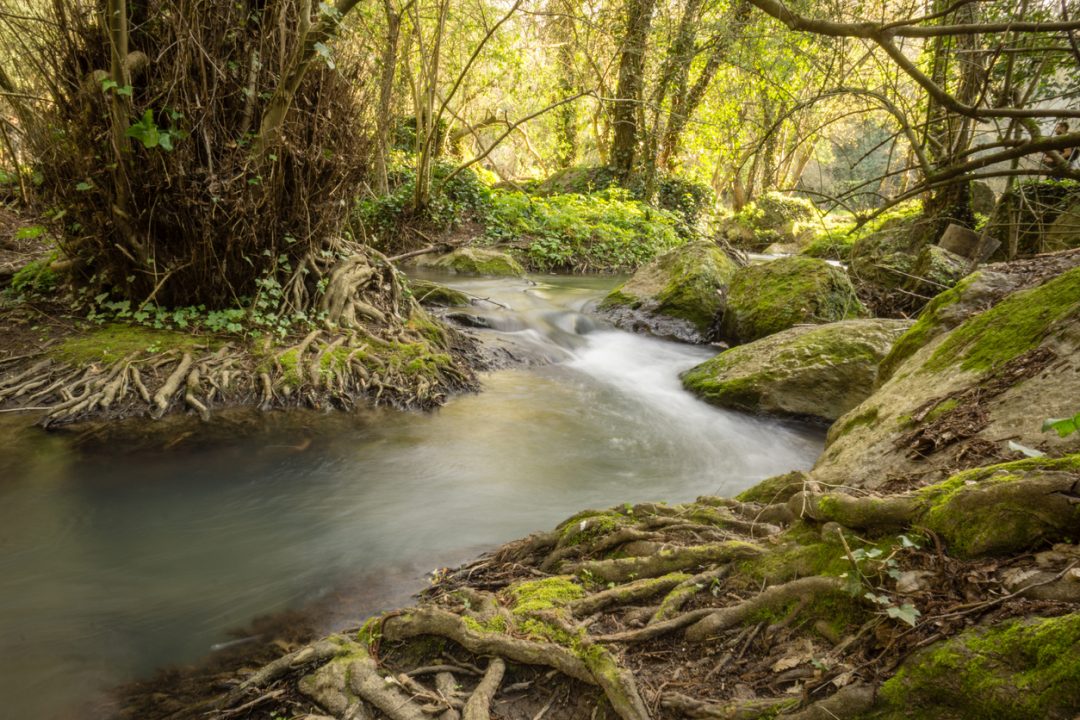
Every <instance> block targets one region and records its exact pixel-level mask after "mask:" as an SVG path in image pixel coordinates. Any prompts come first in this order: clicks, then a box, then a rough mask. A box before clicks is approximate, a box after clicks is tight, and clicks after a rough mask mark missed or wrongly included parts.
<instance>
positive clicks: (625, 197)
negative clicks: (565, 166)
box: [487, 188, 685, 271]
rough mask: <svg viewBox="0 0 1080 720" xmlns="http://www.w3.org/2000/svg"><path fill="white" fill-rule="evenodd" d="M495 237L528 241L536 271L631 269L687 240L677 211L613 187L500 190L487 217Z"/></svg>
mask: <svg viewBox="0 0 1080 720" xmlns="http://www.w3.org/2000/svg"><path fill="white" fill-rule="evenodd" d="M487 221H488V236H489V237H490V238H491V239H492V240H496V241H519V240H525V241H527V242H528V245H527V246H526V248H525V255H526V259H527V261H528V263H529V264H530V265H531V266H532V267H533V268H535V269H537V270H542V271H552V270H594V271H615V270H631V269H634V268H636V267H638V266H639V265H641V264H643V263H645V262H648V261H649V260H651V259H652V258H653V257H655V256H656V255H659V254H661V253H662V252H664V251H666V250H669V249H671V248H673V247H675V246H676V245H679V244H681V243H682V242H684V241H685V238H684V237H682V236H681V235H680V233H679V229H678V228H679V225H680V220H679V218H678V217H676V215H675V214H674V213H671V212H669V211H666V210H657V209H655V208H652V207H649V206H648V205H646V204H645V203H642V202H640V201H638V200H634V199H633V198H632V197H631V196H630V194H629V192H628V191H626V190H621V189H617V188H611V189H608V190H604V191H601V192H595V193H591V194H588V195H583V194H577V193H570V194H564V195H551V196H548V197H538V196H534V195H527V194H525V193H522V192H498V191H497V192H495V193H493V194H492V195H491V206H490V211H489V214H488V217H487Z"/></svg>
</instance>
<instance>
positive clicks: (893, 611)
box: [885, 603, 922, 627]
mask: <svg viewBox="0 0 1080 720" xmlns="http://www.w3.org/2000/svg"><path fill="white" fill-rule="evenodd" d="M885 614H887V615H888V616H889V617H891V618H893V619H895V620H900V621H901V622H905V623H907V624H908V625H910V626H911V627H915V622H916V621H917V620H918V619H919V616H920V615H922V613H921V612H919V610H918V609H917V608H916V607H915V606H914V605H911V604H910V603H904V604H903V605H901V606H900V607H897V606H895V605H893V606H892V607H887V608H885Z"/></svg>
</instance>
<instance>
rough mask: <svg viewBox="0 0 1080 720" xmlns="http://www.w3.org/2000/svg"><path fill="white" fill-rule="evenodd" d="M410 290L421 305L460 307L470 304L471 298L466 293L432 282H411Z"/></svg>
mask: <svg viewBox="0 0 1080 720" xmlns="http://www.w3.org/2000/svg"><path fill="white" fill-rule="evenodd" d="M409 289H411V290H412V294H413V297H415V298H416V299H417V300H418V301H419V302H420V304H421V305H431V306H435V307H460V306H462V305H468V304H469V296H468V295H466V294H465V293H463V292H461V291H459V290H455V289H453V288H451V287H447V286H446V285H440V284H439V283H436V282H431V281H430V280H410V281H409Z"/></svg>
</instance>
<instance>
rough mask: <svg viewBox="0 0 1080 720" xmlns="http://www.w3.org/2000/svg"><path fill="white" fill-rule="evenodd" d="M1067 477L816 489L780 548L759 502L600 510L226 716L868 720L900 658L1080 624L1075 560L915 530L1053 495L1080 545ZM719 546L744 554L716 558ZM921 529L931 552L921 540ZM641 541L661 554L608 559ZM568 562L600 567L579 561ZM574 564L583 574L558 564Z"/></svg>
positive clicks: (1022, 475) (292, 672) (456, 576)
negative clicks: (1042, 618)
mask: <svg viewBox="0 0 1080 720" xmlns="http://www.w3.org/2000/svg"><path fill="white" fill-rule="evenodd" d="M314 342H315V341H313V344H314ZM1063 463H1065V461H1062V462H1059V463H1058V464H1057V465H1054V464H1053V461H1047V463H1044V464H1043V465H1042V466H1038V465H1032V464H1030V463H1029V464H1027V465H1021V466H1018V467H1019V469H1014V470H1012V471H1011V472H1012V474H1007V473H1006V472H1005V471H1002V470H998V469H994V470H992V471H990V472H988V473H987V474H986V476H985V477H982V476H962V477H960V479H959V480H958V481H951V482H950V483H947V484H942V485H940V486H931V487H929V488H925V489H923V490H922V491H920V492H919V493H913V494H909V495H898V496H888V497H883V498H869V497H865V498H860V497H854V496H851V495H847V494H843V493H819V492H816V491H813V489H812V488H807V490H808V491H809V492H806V493H805V494H798V495H794V496H792V497H791V499H790V501H789V502H787V503H785V504H783V505H782V507H784V508H787V509H788V510H789V511H791V514H792V515H793V516H794V515H795V512H796V509H797V512H798V514H799V515H800V516H801V517H802V519H800V520H796V521H794V522H793V523H792V524H791V526H790V527H789V528H788V529H786V530H783V531H779V532H772V531H769V530H767V529H766V530H767V531H766V533H765V534H764V535H762V534H760V533H761V532H762V529H763V524H762V523H758V522H753V521H747V522H746V524H741V523H731V521H730V519H731V517H734V518H735V519H736V520H743V519H745V518H746V516H747V515H751V516H757V515H758V514H759V513H760V512H761V510H762V506H761V505H757V504H756V503H736V502H734V501H731V502H728V501H723V500H720V499H715V498H706V499H703V500H702V501H700V502H698V503H692V504H688V505H676V506H667V505H658V504H643V505H638V506H634V507H632V508H626V507H624V508H621V509H613V510H608V511H588V512H586V513H582V514H580V515H578V516H575V517H574V518H571V519H570V520H568V521H567V522H565V523H563V524H562V525H560V526H559V527H558V528H556V530H555V531H553V532H550V533H541V534H537V535H534V536H531V537H530V538H526V539H524V540H522V541H519V542H516V543H512V544H510V545H508V546H506V547H504V548H503V549H502V550H500V551H499V552H498V553H496V554H495V555H494V556H491V557H485V558H482V559H481V560H479V561H477V562H476V563H473V564H471V565H468V566H465V567H463V568H460V569H458V570H455V571H451V572H448V573H445V574H441V575H440V576H439V579H438V581H437V582H436V583H435V584H434V585H433V587H432V588H430V589H429V590H428V591H426V592H425V593H424V594H423V596H422V598H421V604H420V605H419V606H418V607H416V608H412V609H407V610H403V611H398V612H395V613H389V614H387V615H385V616H384V617H382V618H381V619H375V620H372V621H370V622H369V623H368V625H366V626H365V629H364V630H362V631H361V633H360V636H361V637H362V638H368V640H366V641H363V642H360V643H357V642H355V641H352V640H348V641H343V642H341V643H340V644H335V643H333V642H332V643H330V644H328V645H325V646H313V647H316V650H315V652H318V653H319V654H318V655H317V656H312V655H311V654H310V653H312V652H313V651H312V650H306V651H303V650H302V651H300V653H294V654H291V655H288V656H286V657H284V658H282V659H281V660H280V661H278V662H277V663H275V664H272V665H271V666H267V668H265V669H264V670H262V671H260V673H259V674H258V675H257V676H252V677H250V678H248V679H247V680H246V681H245V683H244V684H242V685H240V686H238V688H237V689H236V690H234V691H233V692H231V693H229V695H228V696H227V698H226V699H227V702H224V703H222V702H218V703H216V704H214V706H213V707H216V708H220V709H228V708H232V711H235V710H237V709H238V708H242V707H246V706H245V703H250V702H252V701H253V700H255V699H257V697H262V696H263V695H266V694H267V693H269V692H279V691H281V690H282V689H283V688H286V687H288V686H289V683H292V684H293V686H295V687H297V688H298V689H299V691H300V693H301V694H300V695H299V696H297V697H298V698H300V699H294V700H293V701H292V705H291V710H290V712H292V714H294V715H302V714H303V713H305V712H308V713H312V714H315V715H318V714H321V713H324V712H328V713H330V714H332V715H333V716H334V717H335V718H366V717H372V718H374V719H378V718H392V719H396V718H408V719H409V720H417V719H418V718H421V717H427V718H433V717H438V718H441V720H476V719H478V718H485V717H500V718H503V717H506V718H511V717H512V718H532V717H540V718H543V717H544V716H545V715H546V714H547V713H549V712H552V709H553V708H554V712H552V715H553V716H554V717H559V718H568V719H569V718H574V719H576V718H581V720H585V719H586V718H590V717H591V715H590V713H592V715H597V716H598V715H599V712H600V711H603V712H606V713H608V715H607V716H608V717H610V716H611V714H612V713H613V714H614V715H615V716H617V717H619V718H622V719H623V720H648V719H650V718H654V719H656V720H676V718H709V719H712V718H717V719H736V720H738V719H751V718H773V717H776V718H790V719H793V720H825V719H828V720H832V719H833V718H836V717H861V716H864V715H866V716H872V713H874V712H876V710H877V708H878V703H880V702H881V700H880V697H879V696H881V695H883V694H881V693H878V692H877V690H878V688H879V687H881V684H882V683H883V682H885V681H887V680H889V678H890V677H892V676H893V674H895V672H896V668H897V667H898V666H900V664H901V663H902V662H903V661H904V658H905V657H907V656H909V655H910V654H911V653H912V652H916V651H919V649H920V648H927V647H932V646H933V645H934V644H935V643H937V642H940V641H942V640H943V639H946V638H949V637H952V636H955V635H956V634H957V633H959V632H961V631H963V630H964V629H965V628H967V627H969V626H970V624H971V622H972V621H973V620H975V619H982V620H983V621H984V622H986V623H993V622H1001V621H1003V620H1008V619H1009V618H1012V617H1015V616H1017V615H1024V614H1027V613H1031V612H1033V610H1032V608H1035V609H1036V610H1037V612H1040V613H1043V614H1046V615H1049V616H1051V617H1053V616H1062V615H1063V614H1065V615H1064V617H1073V615H1068V613H1073V614H1074V615H1076V614H1080V593H1076V592H1075V588H1076V587H1080V574H1078V571H1080V550H1078V549H1077V548H1076V546H1075V545H1071V544H1059V545H1056V546H1054V547H1053V549H1052V550H1046V551H1043V552H1041V553H1039V554H1038V555H1037V556H1036V557H1035V559H1034V560H1033V559H1032V556H1031V555H1019V556H1017V557H1016V558H1015V559H1014V560H1009V561H1007V562H1004V564H1002V563H1003V561H1001V560H993V561H978V560H971V559H962V558H957V557H954V556H952V555H950V554H948V552H947V550H948V548H949V547H950V545H951V544H953V541H952V540H950V538H952V537H953V536H952V535H950V534H949V532H948V531H946V530H943V532H944V533H945V534H944V535H941V536H939V535H938V534H937V533H936V532H933V533H931V532H930V531H926V530H921V529H920V527H923V526H919V527H912V523H916V522H917V523H924V522H931V524H934V525H935V526H936V527H941V528H946V527H947V526H948V523H947V522H946V521H945V520H943V519H942V517H944V516H946V515H951V516H962V520H963V521H964V522H965V523H966V524H967V525H968V526H970V525H971V524H972V522H974V524H975V525H976V526H978V525H979V523H980V522H983V520H982V519H981V518H982V515H981V514H982V513H983V512H984V511H983V509H982V508H983V507H984V506H983V505H982V500H981V498H985V497H993V498H998V499H1000V496H999V494H1000V493H1004V492H1006V490H1007V491H1008V492H1009V493H1012V495H1009V496H1008V497H1023V498H1033V497H1036V495H1037V494H1038V493H1042V497H1044V498H1049V500H1046V501H1045V502H1048V503H1049V505H1048V506H1047V507H1049V508H1050V511H1044V510H1045V508H1044V509H1040V510H1039V511H1038V512H1036V513H1035V514H1034V515H1026V516H1025V517H1027V518H1028V520H1029V521H1030V522H1029V523H1028V524H1027V525H1025V526H1024V527H1025V528H1026V529H1027V531H1029V532H1033V533H1035V536H1036V537H1039V538H1042V539H1043V540H1044V541H1047V542H1052V541H1053V540H1055V539H1058V540H1060V539H1063V538H1064V537H1071V536H1072V535H1071V533H1072V532H1074V530H1075V528H1074V527H1073V526H1070V525H1067V524H1062V523H1061V518H1062V517H1063V516H1059V515H1058V514H1057V510H1056V509H1055V508H1058V507H1059V503H1064V504H1063V505H1061V506H1060V507H1065V506H1066V505H1068V506H1069V507H1073V506H1074V505H1075V503H1073V500H1074V499H1075V498H1074V495H1075V483H1076V481H1077V480H1080V477H1078V473H1077V471H1076V470H1075V469H1071V468H1072V467H1073V466H1067V465H1066V464H1063ZM1006 470H1009V468H1006ZM1041 502H1042V501H1041ZM718 511H719V512H718ZM987 517H989V520H987V522H988V523H990V522H991V521H992V520H993V519H994V516H987ZM1032 518H1035V520H1037V521H1032ZM838 519H840V520H844V521H846V523H847V524H848V526H849V527H844V526H843V525H838V524H837V521H838ZM826 525H827V527H826ZM852 528H854V529H855V530H858V534H856V533H855V532H852ZM999 530H1000V528H999ZM898 531H902V532H905V533H907V534H906V535H903V536H900V535H896V534H895V533H896V532H898ZM707 532H722V533H724V534H725V535H724V536H725V537H728V538H729V539H727V540H724V541H721V542H706V543H700V542H699V539H700V538H701V537H702V536H703V535H704V534H707ZM924 532H925V533H928V534H929V537H930V540H928V541H927V545H926V549H919V548H917V547H914V543H913V542H912V538H918V536H919V535H920V533H924ZM751 534H753V537H751ZM998 534H1000V533H998ZM1005 534H1008V533H1005ZM643 535H648V536H649V539H645V538H644V537H643ZM734 538H741V539H734ZM934 539H937V540H938V542H940V545H938V544H936V543H935V542H934V541H933V540H934ZM751 540H753V542H751ZM641 542H645V543H661V544H662V545H663V549H662V550H660V551H659V552H656V553H654V554H651V555H646V556H632V557H612V556H613V555H623V554H624V553H626V552H628V550H629V549H630V548H632V547H633V544H635V543H641ZM567 548H576V550H574V552H573V553H570V552H567V551H566V549H567ZM570 557H580V558H589V559H582V560H580V561H578V562H577V563H576V564H574V565H572V566H570V567H565V566H566V565H567V559H568V558H570ZM553 558H554V559H553ZM1033 563H1034V564H1033ZM559 566H562V567H563V571H564V572H566V571H568V570H572V571H573V573H574V574H572V575H569V574H563V575H550V574H548V573H546V572H544V571H543V570H542V569H541V568H544V567H550V568H554V567H559ZM691 571H692V572H693V573H694V574H691ZM972 597H976V598H980V599H977V600H972ZM912 623H914V626H912ZM304 652H307V653H308V655H304V654H302V653H304ZM916 655H918V653H917V652H916ZM929 657H931V658H934V657H936V656H933V655H930V656H929ZM485 665H486V669H481V668H483V667H484V666H485ZM313 668H314V669H313ZM299 676H302V677H299ZM432 676H434V677H432ZM259 693H262V695H259ZM590 693H592V694H590ZM884 695H887V693H885V694H884ZM889 697H893V696H889ZM275 698H276V696H275ZM275 698H271V701H273V702H279V701H280V698H278V699H275ZM571 698H577V699H581V698H585V700H584V701H583V702H584V708H588V709H583V707H582V706H575V705H573V702H574V701H572V700H571ZM267 702H270V701H267ZM889 702H893V700H889ZM305 703H306V704H305ZM265 707H266V706H265V705H259V706H258V707H257V709H262V710H264V709H265ZM206 709H207V707H206V706H203V710H206ZM244 712H245V713H247V712H248V711H247V710H245V711H244ZM252 712H253V711H252ZM241 715H242V713H241ZM238 716H240V715H238ZM246 716H247V717H252V718H254V717H256V716H255V715H254V714H251V713H248V715H246ZM894 716H895V715H891V716H889V717H894ZM1054 717H1057V715H1054Z"/></svg>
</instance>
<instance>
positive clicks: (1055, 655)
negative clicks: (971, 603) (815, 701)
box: [867, 613, 1080, 720]
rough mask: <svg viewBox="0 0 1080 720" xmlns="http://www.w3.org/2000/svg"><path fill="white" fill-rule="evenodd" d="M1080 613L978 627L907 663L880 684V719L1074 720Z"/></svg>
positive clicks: (1079, 701)
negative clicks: (1038, 719) (1037, 719)
mask: <svg viewBox="0 0 1080 720" xmlns="http://www.w3.org/2000/svg"><path fill="white" fill-rule="evenodd" d="M1078 707H1080V613H1070V614H1068V615H1063V616H1061V617H1055V618H1040V617H1033V618H1025V619H1019V620H1009V621H1006V622H1003V623H1000V624H997V625H993V626H991V627H976V628H973V629H971V630H968V631H966V632H964V633H962V634H960V635H958V636H956V637H953V638H950V639H949V640H946V641H944V642H939V643H936V644H934V645H932V646H930V647H928V648H926V649H924V650H920V651H919V652H917V653H915V654H914V655H912V656H911V657H910V658H908V659H907V660H905V661H904V664H903V665H902V666H901V667H900V670H899V671H898V672H897V673H896V675H894V676H893V677H892V678H890V679H889V680H888V681H886V682H885V684H884V685H883V686H882V687H881V690H880V692H879V693H878V702H877V707H876V708H875V710H874V711H873V712H872V713H870V714H869V715H868V716H867V717H872V718H877V719H879V720H894V719H895V720H899V719H900V718H912V717H928V718H929V717H933V718H939V719H941V720H960V719H961V718H963V719H965V720H966V719H968V718H987V720H989V719H990V718H993V719H994V720H1029V719H1031V718H1040V719H1042V720H1073V718H1074V717H1075V715H1076V709H1077V708H1078Z"/></svg>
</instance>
